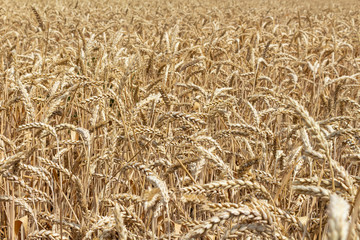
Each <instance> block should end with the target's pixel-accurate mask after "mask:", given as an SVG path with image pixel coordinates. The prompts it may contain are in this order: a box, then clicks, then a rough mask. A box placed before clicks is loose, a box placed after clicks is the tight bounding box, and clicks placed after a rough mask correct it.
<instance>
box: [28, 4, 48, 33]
mask: <svg viewBox="0 0 360 240" xmlns="http://www.w3.org/2000/svg"><path fill="white" fill-rule="evenodd" d="M31 10H32V12H33V13H34V15H35V18H36V21H37V22H38V24H39V28H40V29H41V30H42V31H45V27H44V23H43V21H42V19H41V17H40V14H39V13H38V11H37V10H36V9H35V8H34V7H31Z"/></svg>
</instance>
